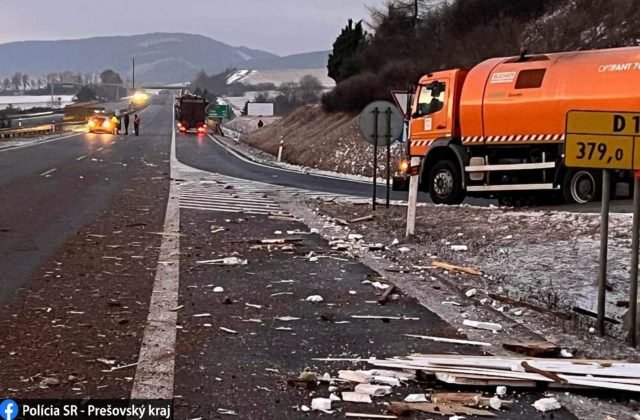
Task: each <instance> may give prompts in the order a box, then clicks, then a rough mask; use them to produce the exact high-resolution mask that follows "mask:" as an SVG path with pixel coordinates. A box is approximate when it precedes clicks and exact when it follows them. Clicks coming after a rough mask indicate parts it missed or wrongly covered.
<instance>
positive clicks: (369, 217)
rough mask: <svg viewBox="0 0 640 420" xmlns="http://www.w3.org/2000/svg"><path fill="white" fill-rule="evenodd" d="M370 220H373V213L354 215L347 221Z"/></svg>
mask: <svg viewBox="0 0 640 420" xmlns="http://www.w3.org/2000/svg"><path fill="white" fill-rule="evenodd" d="M370 220H373V214H368V215H366V216H362V217H356V218H355V219H350V220H348V222H349V223H358V222H368V221H370Z"/></svg>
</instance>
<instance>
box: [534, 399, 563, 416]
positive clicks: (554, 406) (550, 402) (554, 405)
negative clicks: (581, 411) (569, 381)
mask: <svg viewBox="0 0 640 420" xmlns="http://www.w3.org/2000/svg"><path fill="white" fill-rule="evenodd" d="M533 406H534V407H535V409H536V410H538V411H542V412H543V413H546V412H547V411H553V410H559V409H560V408H562V407H561V406H560V403H559V402H558V400H556V399H555V398H541V399H539V400H537V401H536V402H534V403H533Z"/></svg>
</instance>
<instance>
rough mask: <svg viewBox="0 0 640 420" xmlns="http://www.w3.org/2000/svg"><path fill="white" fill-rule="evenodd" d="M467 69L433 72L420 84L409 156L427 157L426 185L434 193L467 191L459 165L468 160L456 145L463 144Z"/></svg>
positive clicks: (411, 122)
mask: <svg viewBox="0 0 640 420" xmlns="http://www.w3.org/2000/svg"><path fill="white" fill-rule="evenodd" d="M467 73H468V72H467V71H466V70H462V69H456V70H448V71H441V72H436V73H429V74H427V75H426V76H424V77H422V78H421V79H420V82H419V84H418V86H417V87H416V91H415V94H414V99H413V104H412V108H411V109H412V114H411V120H410V122H409V139H410V141H409V156H410V157H425V161H424V162H423V168H424V170H423V176H422V181H423V182H422V186H423V189H424V190H428V191H430V192H431V193H432V195H433V194H436V195H438V194H439V195H441V196H443V197H444V196H449V195H451V194H453V195H455V196H456V197H459V196H462V195H463V193H464V191H463V190H462V186H463V184H464V183H460V182H458V180H459V179H460V178H461V177H462V175H463V174H462V173H461V171H460V170H458V169H457V167H459V166H460V165H462V164H463V163H464V162H463V161H462V160H463V153H461V152H460V151H459V150H455V149H452V147H454V148H455V147H456V145H457V146H458V147H460V141H459V137H460V122H459V115H458V114H459V101H460V94H461V92H460V91H461V89H462V86H463V84H464V81H465V78H466V76H467ZM448 161H452V162H455V163H456V164H455V165H451V164H449V163H447V162H448ZM438 162H440V163H438ZM443 162H444V163H443ZM429 180H430V181H429ZM427 183H429V184H430V185H427ZM454 189H456V190H457V191H452V190H454Z"/></svg>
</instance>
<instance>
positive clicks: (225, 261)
mask: <svg viewBox="0 0 640 420" xmlns="http://www.w3.org/2000/svg"><path fill="white" fill-rule="evenodd" d="M196 264H208V265H247V264H248V261H247V260H243V259H242V258H238V257H226V258H220V259H215V260H204V261H196Z"/></svg>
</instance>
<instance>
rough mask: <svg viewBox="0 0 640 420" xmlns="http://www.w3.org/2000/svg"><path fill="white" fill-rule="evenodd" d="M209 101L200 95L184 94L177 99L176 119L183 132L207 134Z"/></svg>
mask: <svg viewBox="0 0 640 420" xmlns="http://www.w3.org/2000/svg"><path fill="white" fill-rule="evenodd" d="M208 109H209V101H207V100H206V99H205V98H202V97H200V96H194V95H184V96H182V97H180V98H178V99H177V104H176V120H177V121H178V128H179V129H180V132H181V133H189V132H193V133H197V134H205V133H206V132H207V128H208V127H207V111H208Z"/></svg>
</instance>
